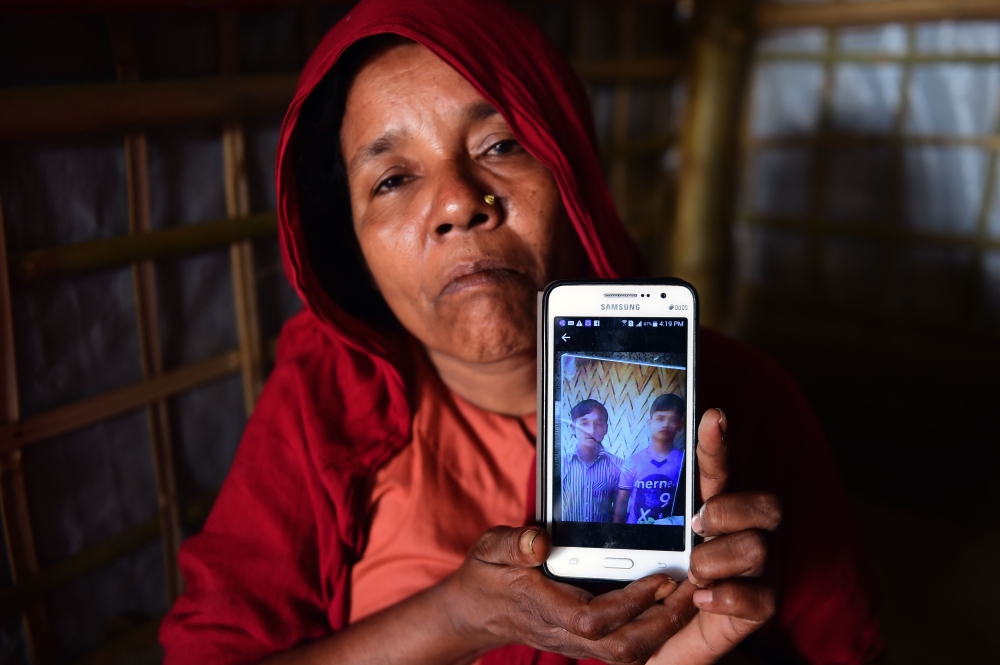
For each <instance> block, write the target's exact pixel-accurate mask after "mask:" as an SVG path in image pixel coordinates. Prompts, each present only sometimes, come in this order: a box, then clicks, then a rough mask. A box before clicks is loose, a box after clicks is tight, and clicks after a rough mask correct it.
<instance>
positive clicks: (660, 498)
mask: <svg viewBox="0 0 1000 665" xmlns="http://www.w3.org/2000/svg"><path fill="white" fill-rule="evenodd" d="M538 311H539V313H540V315H539V340H538V342H539V343H538V354H539V362H538V367H539V389H538V398H539V405H538V419H539V423H538V441H539V445H538V475H537V478H538V487H537V497H538V501H537V504H536V505H537V518H538V521H539V523H540V524H543V525H544V526H545V528H546V529H547V530H548V531H549V533H550V534H551V536H552V543H553V549H552V553H551V555H550V556H549V558H548V561H546V562H545V571H546V573H547V574H549V575H550V576H552V577H555V578H557V579H564V580H603V581H629V580H636V579H639V578H640V577H644V576H646V575H650V574H653V573H667V574H669V575H671V576H672V577H674V578H675V579H678V580H679V579H682V578H683V577H685V576H686V575H687V570H688V564H689V562H690V558H691V545H692V542H691V541H692V532H691V526H690V525H691V510H692V505H693V500H692V498H693V497H692V493H693V489H694V478H695V476H694V468H695V460H694V454H693V453H694V432H695V428H696V423H695V422H694V418H695V413H696V411H695V373H696V369H697V368H696V366H695V361H696V357H697V340H698V335H697V332H698V296H697V294H696V293H695V290H694V288H693V287H691V285H690V284H687V283H686V282H682V281H680V280H670V279H663V280H651V281H589V282H587V281H574V282H556V283H553V284H550V285H549V286H548V288H546V290H545V291H544V293H540V294H539V308H538Z"/></svg>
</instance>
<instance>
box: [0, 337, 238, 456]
mask: <svg viewBox="0 0 1000 665" xmlns="http://www.w3.org/2000/svg"><path fill="white" fill-rule="evenodd" d="M239 369H240V354H239V351H236V350H233V351H227V352H225V353H220V354H219V355H217V356H212V357H211V358H208V359H206V360H202V361H200V362H197V363H192V364H191V365H186V366H184V367H181V368H180V369H176V370H173V371H170V372H164V373H163V374H161V375H160V376H157V377H155V378H150V379H144V380H142V381H139V382H137V383H133V384H131V385H127V386H122V387H121V388H116V389H114V390H110V391H108V392H106V393H103V394H101V395H97V396H95V397H90V398H87V399H84V400H80V401H79V402H74V403H72V404H67V405H66V406H61V407H58V408H55V409H52V410H50V411H46V412H44V413H40V414H38V415H35V416H31V417H29V418H25V419H24V420H22V421H20V422H12V423H6V424H4V425H0V454H2V453H7V452H13V451H15V450H20V449H21V448H24V447H25V446H28V445H30V444H32V443H37V442H38V441H42V440H43V439H48V438H51V437H53V436H58V435H59V434H65V433H66V432H72V431H73V430H77V429H80V428H82V427H86V426H87V425H93V424H94V423H98V422H100V421H102V420H107V419H108V418H113V417H115V416H118V415H121V414H123V413H127V412H129V411H133V410H135V409H139V408H142V407H143V406H145V405H146V404H147V403H149V402H153V401H156V400H158V399H163V398H165V397H169V396H171V395H176V394H177V393H180V392H184V391H185V390H190V389H191V388H195V387H197V386H200V385H203V384H205V383H211V382H212V381H216V380H218V379H221V378H223V377H225V376H228V375H230V374H233V373H234V372H236V371H238V370H239Z"/></svg>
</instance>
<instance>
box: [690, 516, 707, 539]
mask: <svg viewBox="0 0 1000 665" xmlns="http://www.w3.org/2000/svg"><path fill="white" fill-rule="evenodd" d="M691 530H692V531H694V532H695V533H696V534H698V535H699V536H703V535H705V527H704V526H702V524H701V512H697V513H695V514H694V517H692V518H691Z"/></svg>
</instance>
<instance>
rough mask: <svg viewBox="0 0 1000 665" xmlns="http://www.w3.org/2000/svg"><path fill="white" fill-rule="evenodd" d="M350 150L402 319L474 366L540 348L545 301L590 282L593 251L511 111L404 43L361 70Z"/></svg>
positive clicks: (366, 240) (351, 176)
mask: <svg viewBox="0 0 1000 665" xmlns="http://www.w3.org/2000/svg"><path fill="white" fill-rule="evenodd" d="M341 148H342V151H343V155H344V162H345V164H346V166H347V173H348V184H349V188H350V195H351V209H352V212H353V217H354V230H355V232H356V233H357V237H358V241H359V243H360V245H361V251H362V253H363V254H364V258H365V261H366V262H367V264H368V268H369V270H370V271H371V274H372V276H373V277H374V280H375V283H376V285H377V286H378V289H379V291H381V293H382V296H383V297H384V298H385V300H386V302H387V303H388V305H389V307H390V308H391V309H392V311H393V312H394V313H395V315H396V317H397V318H398V319H399V320H400V322H401V323H402V324H403V325H404V326H405V327H406V328H407V329H408V330H409V331H410V332H411V333H413V335H414V336H416V337H417V339H419V340H420V341H421V342H423V343H424V344H425V345H426V346H428V347H430V348H431V349H434V350H435V351H438V352H440V353H445V354H448V355H450V356H454V357H456V358H459V359H461V360H465V361H469V362H477V363H479V362H494V361H498V360H503V359H505V358H509V357H511V356H514V355H517V354H522V353H525V352H530V351H532V350H533V348H534V344H535V297H536V293H537V292H538V291H539V290H541V289H542V288H544V286H545V285H546V284H547V283H548V282H550V281H552V280H553V279H558V278H566V277H575V276H577V275H579V274H580V270H581V267H582V260H583V251H582V249H581V247H580V244H579V240H578V239H577V236H576V234H575V233H574V231H573V229H572V227H571V224H570V223H569V220H568V218H567V216H566V213H565V210H564V209H563V206H562V201H561V199H560V197H559V191H558V189H557V187H556V184H555V180H554V179H553V177H552V174H551V173H550V172H549V170H548V169H547V168H545V167H544V166H543V165H542V164H541V163H539V162H538V161H537V160H536V159H535V158H534V157H532V156H531V155H529V154H528V153H527V152H526V151H525V150H524V149H523V148H522V147H521V146H520V145H519V144H518V143H517V141H516V140H515V139H514V135H513V133H512V132H511V130H510V128H509V127H508V126H507V123H506V122H505V121H504V119H503V118H502V117H501V116H500V114H499V113H497V112H496V110H495V109H494V108H493V107H492V106H490V105H489V104H488V103H487V102H486V101H485V100H484V99H483V98H482V97H481V96H480V95H479V93H478V92H476V90H475V89H474V88H473V87H472V85H471V84H470V83H469V82H468V81H466V80H465V79H464V78H463V77H462V76H461V75H460V74H458V73H457V72H456V71H455V70H453V69H452V68H451V67H449V66H448V65H447V64H445V63H444V62H443V61H442V60H440V59H439V58H438V57H437V56H435V55H434V54H433V53H431V52H430V51H429V50H428V49H427V48H426V47H424V46H420V45H417V44H411V43H406V44H401V45H398V46H394V47H392V48H390V49H388V50H386V51H383V52H382V53H381V54H379V55H377V56H376V57H374V58H372V59H371V60H369V61H368V62H367V63H366V64H365V65H364V66H363V67H362V68H361V69H360V71H359V72H358V74H357V77H356V78H355V80H354V82H353V84H352V86H351V88H350V91H349V93H348V96H347V106H346V111H345V114H344V122H343V127H342V129H341ZM487 194H491V195H493V196H494V197H495V202H494V204H493V205H490V204H489V203H487V201H486V195H487Z"/></svg>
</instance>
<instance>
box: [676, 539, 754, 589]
mask: <svg viewBox="0 0 1000 665" xmlns="http://www.w3.org/2000/svg"><path fill="white" fill-rule="evenodd" d="M766 561H767V541H765V540H764V534H763V533H762V532H760V531H757V530H756V529H749V530H747V531H739V532H737V533H731V534H727V535H725V536H719V537H718V538H713V539H712V540H711V541H709V542H706V543H702V544H701V545H698V546H697V547H695V548H694V549H693V550H691V567H690V569H689V570H688V579H689V580H691V581H692V582H694V583H695V584H699V585H708V584H711V583H713V582H715V581H717V580H723V579H726V578H727V577H759V576H760V575H761V574H763V572H764V563H765V562H766Z"/></svg>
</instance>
